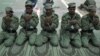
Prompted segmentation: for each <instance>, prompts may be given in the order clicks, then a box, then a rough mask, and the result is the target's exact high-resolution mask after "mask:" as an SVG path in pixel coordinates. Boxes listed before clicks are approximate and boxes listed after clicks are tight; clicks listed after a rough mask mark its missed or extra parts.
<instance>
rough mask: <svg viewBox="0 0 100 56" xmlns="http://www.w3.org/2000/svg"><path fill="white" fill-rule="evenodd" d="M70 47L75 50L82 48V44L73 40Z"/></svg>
mask: <svg viewBox="0 0 100 56" xmlns="http://www.w3.org/2000/svg"><path fill="white" fill-rule="evenodd" d="M72 45H73V46H74V47H76V48H81V46H82V43H81V41H80V40H75V41H72Z"/></svg>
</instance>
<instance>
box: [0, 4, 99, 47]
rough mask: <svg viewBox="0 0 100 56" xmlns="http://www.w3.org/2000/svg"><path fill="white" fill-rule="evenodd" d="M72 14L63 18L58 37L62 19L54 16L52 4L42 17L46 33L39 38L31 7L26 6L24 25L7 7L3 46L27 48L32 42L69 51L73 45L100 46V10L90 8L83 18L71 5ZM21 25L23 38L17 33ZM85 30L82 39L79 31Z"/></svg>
mask: <svg viewBox="0 0 100 56" xmlns="http://www.w3.org/2000/svg"><path fill="white" fill-rule="evenodd" d="M68 6H69V7H68V12H67V13H65V14H64V15H63V16H62V21H61V29H60V38H59V37H58V35H57V33H56V30H55V29H56V28H57V27H58V25H59V20H58V15H57V14H56V13H55V12H54V10H53V8H52V6H51V5H50V4H46V5H45V6H44V9H45V11H44V12H43V14H42V15H41V16H40V21H41V27H42V31H41V33H40V34H39V35H37V28H36V27H37V25H38V23H39V18H38V16H37V14H36V13H34V12H33V7H32V5H31V3H26V4H25V13H23V14H22V16H21V18H20V22H19V19H18V17H16V16H15V15H13V9H12V8H11V7H6V9H5V11H6V15H5V16H4V17H3V18H2V25H1V27H2V32H1V33H0V44H2V43H4V45H5V46H7V47H8V46H12V45H13V44H14V43H15V44H16V45H23V44H24V43H25V41H26V40H29V44H30V45H36V46H41V45H43V44H45V43H47V42H50V43H51V45H53V46H58V44H60V46H61V47H64V48H67V47H68V46H69V45H70V43H71V44H72V45H73V46H75V47H81V46H84V47H88V46H89V41H90V40H92V41H91V42H92V43H93V45H95V46H100V44H99V41H98V39H97V38H96V37H95V35H94V32H93V30H94V29H96V30H99V29H100V22H99V17H98V16H97V15H96V8H95V7H94V6H92V5H91V6H90V9H89V13H88V14H86V15H85V16H83V17H82V18H81V17H80V15H79V14H78V13H76V12H75V9H76V5H75V3H69V4H68ZM19 25H20V26H21V27H22V28H21V29H20V32H19V34H17V32H16V30H17V29H18V27H19ZM80 28H81V29H82V31H81V35H80V33H79V31H78V29H80Z"/></svg>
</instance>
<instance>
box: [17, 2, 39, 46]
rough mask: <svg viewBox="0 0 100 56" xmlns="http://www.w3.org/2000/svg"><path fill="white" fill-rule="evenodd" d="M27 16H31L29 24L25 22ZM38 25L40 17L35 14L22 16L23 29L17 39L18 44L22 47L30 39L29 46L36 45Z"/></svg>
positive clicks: (29, 3)
mask: <svg viewBox="0 0 100 56" xmlns="http://www.w3.org/2000/svg"><path fill="white" fill-rule="evenodd" d="M26 5H32V3H31V2H28V3H26ZM27 16H31V19H30V20H29V21H28V22H26V21H25V17H27ZM38 23H39V19H38V16H37V14H35V13H34V12H32V14H31V15H30V14H27V13H24V14H22V16H21V18H20V26H21V27H22V28H21V29H20V32H19V35H18V37H17V39H16V44H17V45H22V44H24V42H25V41H26V40H28V39H29V44H30V45H34V43H35V39H36V37H37V28H36V27H37V25H38Z"/></svg>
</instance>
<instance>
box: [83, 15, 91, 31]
mask: <svg viewBox="0 0 100 56" xmlns="http://www.w3.org/2000/svg"><path fill="white" fill-rule="evenodd" d="M81 28H82V30H88V29H89V22H88V18H86V17H85V16H83V17H82V19H81Z"/></svg>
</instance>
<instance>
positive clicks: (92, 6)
mask: <svg viewBox="0 0 100 56" xmlns="http://www.w3.org/2000/svg"><path fill="white" fill-rule="evenodd" d="M88 9H89V10H90V11H96V7H95V6H94V5H90V6H89V7H88Z"/></svg>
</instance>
